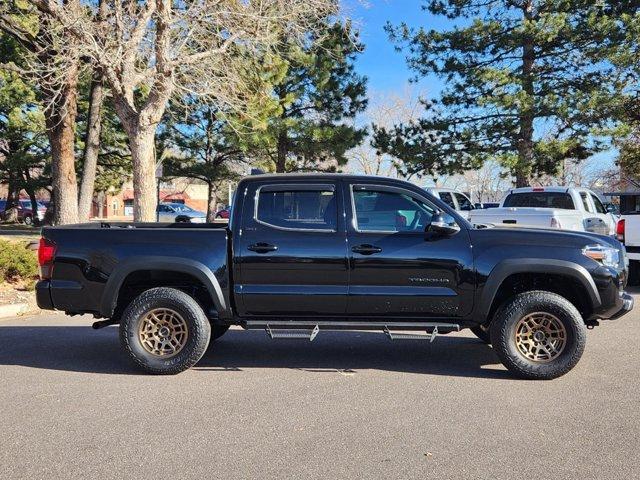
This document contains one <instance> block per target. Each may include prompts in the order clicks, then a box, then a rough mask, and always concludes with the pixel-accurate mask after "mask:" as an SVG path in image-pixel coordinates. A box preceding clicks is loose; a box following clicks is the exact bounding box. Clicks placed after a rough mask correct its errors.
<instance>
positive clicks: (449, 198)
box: [438, 192, 458, 210]
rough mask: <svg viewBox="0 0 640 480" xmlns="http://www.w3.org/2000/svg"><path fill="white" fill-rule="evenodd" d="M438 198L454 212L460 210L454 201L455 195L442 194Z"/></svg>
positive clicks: (449, 193)
mask: <svg viewBox="0 0 640 480" xmlns="http://www.w3.org/2000/svg"><path fill="white" fill-rule="evenodd" d="M438 196H439V197H440V200H442V201H443V202H444V203H446V204H447V205H449V206H450V207H451V208H453V209H454V210H457V209H458V206H457V205H456V202H455V201H454V199H453V195H451V192H440V193H439V194H438Z"/></svg>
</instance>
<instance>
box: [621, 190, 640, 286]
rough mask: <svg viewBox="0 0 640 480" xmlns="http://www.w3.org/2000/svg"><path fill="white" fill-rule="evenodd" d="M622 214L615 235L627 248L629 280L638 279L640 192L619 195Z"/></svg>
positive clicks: (639, 268) (639, 262)
mask: <svg viewBox="0 0 640 480" xmlns="http://www.w3.org/2000/svg"><path fill="white" fill-rule="evenodd" d="M620 212H621V213H622V216H621V218H620V220H619V221H618V226H617V228H616V237H617V238H618V240H620V241H621V242H622V243H624V246H625V248H626V250H627V256H628V258H629V261H630V262H629V266H630V268H629V271H630V280H631V282H632V283H634V284H636V283H638V281H639V280H640V192H632V193H625V194H623V195H621V197H620Z"/></svg>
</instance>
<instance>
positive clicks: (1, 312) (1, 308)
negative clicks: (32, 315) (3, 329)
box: [0, 303, 29, 320]
mask: <svg viewBox="0 0 640 480" xmlns="http://www.w3.org/2000/svg"><path fill="white" fill-rule="evenodd" d="M28 310H29V304H28V303H14V304H11V305H0V320H1V319H4V318H11V317H19V316H20V315H23V314H25V313H27V311H28Z"/></svg>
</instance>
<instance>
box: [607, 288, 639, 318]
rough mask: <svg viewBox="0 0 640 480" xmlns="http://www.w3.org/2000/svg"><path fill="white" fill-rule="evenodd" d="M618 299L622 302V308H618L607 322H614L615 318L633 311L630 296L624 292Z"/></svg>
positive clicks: (632, 302) (632, 301)
mask: <svg viewBox="0 0 640 480" xmlns="http://www.w3.org/2000/svg"><path fill="white" fill-rule="evenodd" d="M620 298H621V300H622V306H621V307H620V310H618V311H617V312H616V313H614V314H613V315H612V316H611V317H610V318H609V320H615V319H617V318H620V317H622V316H623V315H626V314H627V313H629V312H630V311H631V310H633V304H634V300H633V297H632V296H631V295H629V294H628V293H626V292H622V294H621V295H620Z"/></svg>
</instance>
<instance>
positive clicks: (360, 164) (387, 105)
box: [348, 87, 421, 177]
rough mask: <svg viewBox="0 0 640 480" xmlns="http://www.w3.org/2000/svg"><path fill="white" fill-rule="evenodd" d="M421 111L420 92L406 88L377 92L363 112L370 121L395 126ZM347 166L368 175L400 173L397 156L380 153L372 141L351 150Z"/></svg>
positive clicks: (393, 175)
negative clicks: (383, 93) (395, 91)
mask: <svg viewBox="0 0 640 480" xmlns="http://www.w3.org/2000/svg"><path fill="white" fill-rule="evenodd" d="M420 112H421V104H420V102H419V95H418V94H417V93H416V92H415V91H414V90H413V89H412V88H410V87H407V88H405V89H404V91H402V93H399V94H395V93H392V94H386V95H374V96H373V98H372V99H371V100H370V102H369V106H368V108H367V111H366V112H365V114H364V115H365V117H366V120H367V123H369V124H373V125H376V126H380V127H384V128H392V127H393V126H394V125H398V124H400V123H408V122H411V121H412V120H415V119H417V118H418V116H419V114H420ZM348 168H349V170H351V171H353V172H357V173H364V174H365V175H382V176H385V177H398V176H400V172H399V171H398V170H397V168H396V165H395V162H394V159H393V158H392V157H390V156H389V155H384V154H381V153H378V152H377V151H376V149H375V148H373V147H372V146H371V143H370V142H369V141H366V142H364V143H363V144H362V145H359V146H357V147H356V148H354V149H352V150H351V151H350V152H349V167H348Z"/></svg>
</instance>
